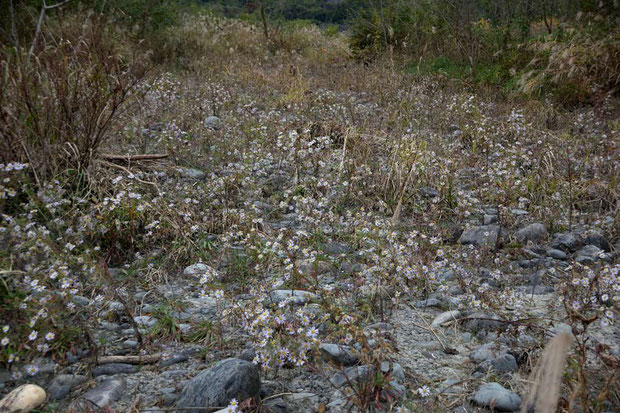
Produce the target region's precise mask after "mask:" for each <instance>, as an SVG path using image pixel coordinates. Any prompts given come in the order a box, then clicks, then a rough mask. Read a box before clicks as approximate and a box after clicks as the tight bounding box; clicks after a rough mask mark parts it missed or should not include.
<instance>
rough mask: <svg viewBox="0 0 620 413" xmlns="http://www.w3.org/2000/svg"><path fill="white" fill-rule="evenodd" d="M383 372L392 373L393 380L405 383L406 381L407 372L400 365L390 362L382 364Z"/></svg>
mask: <svg viewBox="0 0 620 413" xmlns="http://www.w3.org/2000/svg"><path fill="white" fill-rule="evenodd" d="M381 372H382V373H386V374H387V373H390V374H391V376H392V379H394V380H397V381H400V382H403V381H404V380H405V370H403V367H402V366H401V365H400V364H398V363H390V362H389V361H382V362H381Z"/></svg>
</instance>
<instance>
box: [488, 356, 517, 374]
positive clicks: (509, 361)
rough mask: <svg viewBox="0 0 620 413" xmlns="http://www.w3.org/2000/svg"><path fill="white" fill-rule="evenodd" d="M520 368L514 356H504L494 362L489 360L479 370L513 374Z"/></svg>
mask: <svg viewBox="0 0 620 413" xmlns="http://www.w3.org/2000/svg"><path fill="white" fill-rule="evenodd" d="M518 368H519V366H518V365H517V360H516V359H515V358H514V356H513V355H512V354H502V355H501V356H498V357H497V358H494V359H492V360H487V361H485V362H483V363H482V364H480V366H478V370H480V371H487V370H493V371H496V372H498V373H511V372H513V371H516V370H517V369H518Z"/></svg>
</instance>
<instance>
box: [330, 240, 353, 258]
mask: <svg viewBox="0 0 620 413" xmlns="http://www.w3.org/2000/svg"><path fill="white" fill-rule="evenodd" d="M323 251H325V253H326V254H329V255H342V254H348V253H350V252H351V251H353V248H351V247H350V246H348V245H347V244H343V243H341V242H328V243H327V244H325V246H324V247H323Z"/></svg>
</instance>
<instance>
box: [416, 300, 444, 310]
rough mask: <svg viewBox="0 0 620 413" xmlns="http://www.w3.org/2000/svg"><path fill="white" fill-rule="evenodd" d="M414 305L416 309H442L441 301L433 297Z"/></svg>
mask: <svg viewBox="0 0 620 413" xmlns="http://www.w3.org/2000/svg"><path fill="white" fill-rule="evenodd" d="M414 305H415V306H416V308H430V307H441V301H440V300H439V299H437V298H434V297H431V298H427V299H426V300H418V301H416V302H415V304H414Z"/></svg>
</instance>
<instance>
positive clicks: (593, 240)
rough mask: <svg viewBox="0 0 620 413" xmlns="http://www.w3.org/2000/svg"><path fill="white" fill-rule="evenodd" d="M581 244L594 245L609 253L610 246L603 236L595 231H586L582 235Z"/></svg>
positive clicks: (598, 231)
mask: <svg viewBox="0 0 620 413" xmlns="http://www.w3.org/2000/svg"><path fill="white" fill-rule="evenodd" d="M583 243H584V244H585V245H594V246H596V247H598V248H600V249H602V250H604V251H611V244H610V243H609V241H608V240H607V238H605V234H603V232H602V231H600V230H597V229H592V230H589V231H587V232H586V233H585V234H584V235H583Z"/></svg>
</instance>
